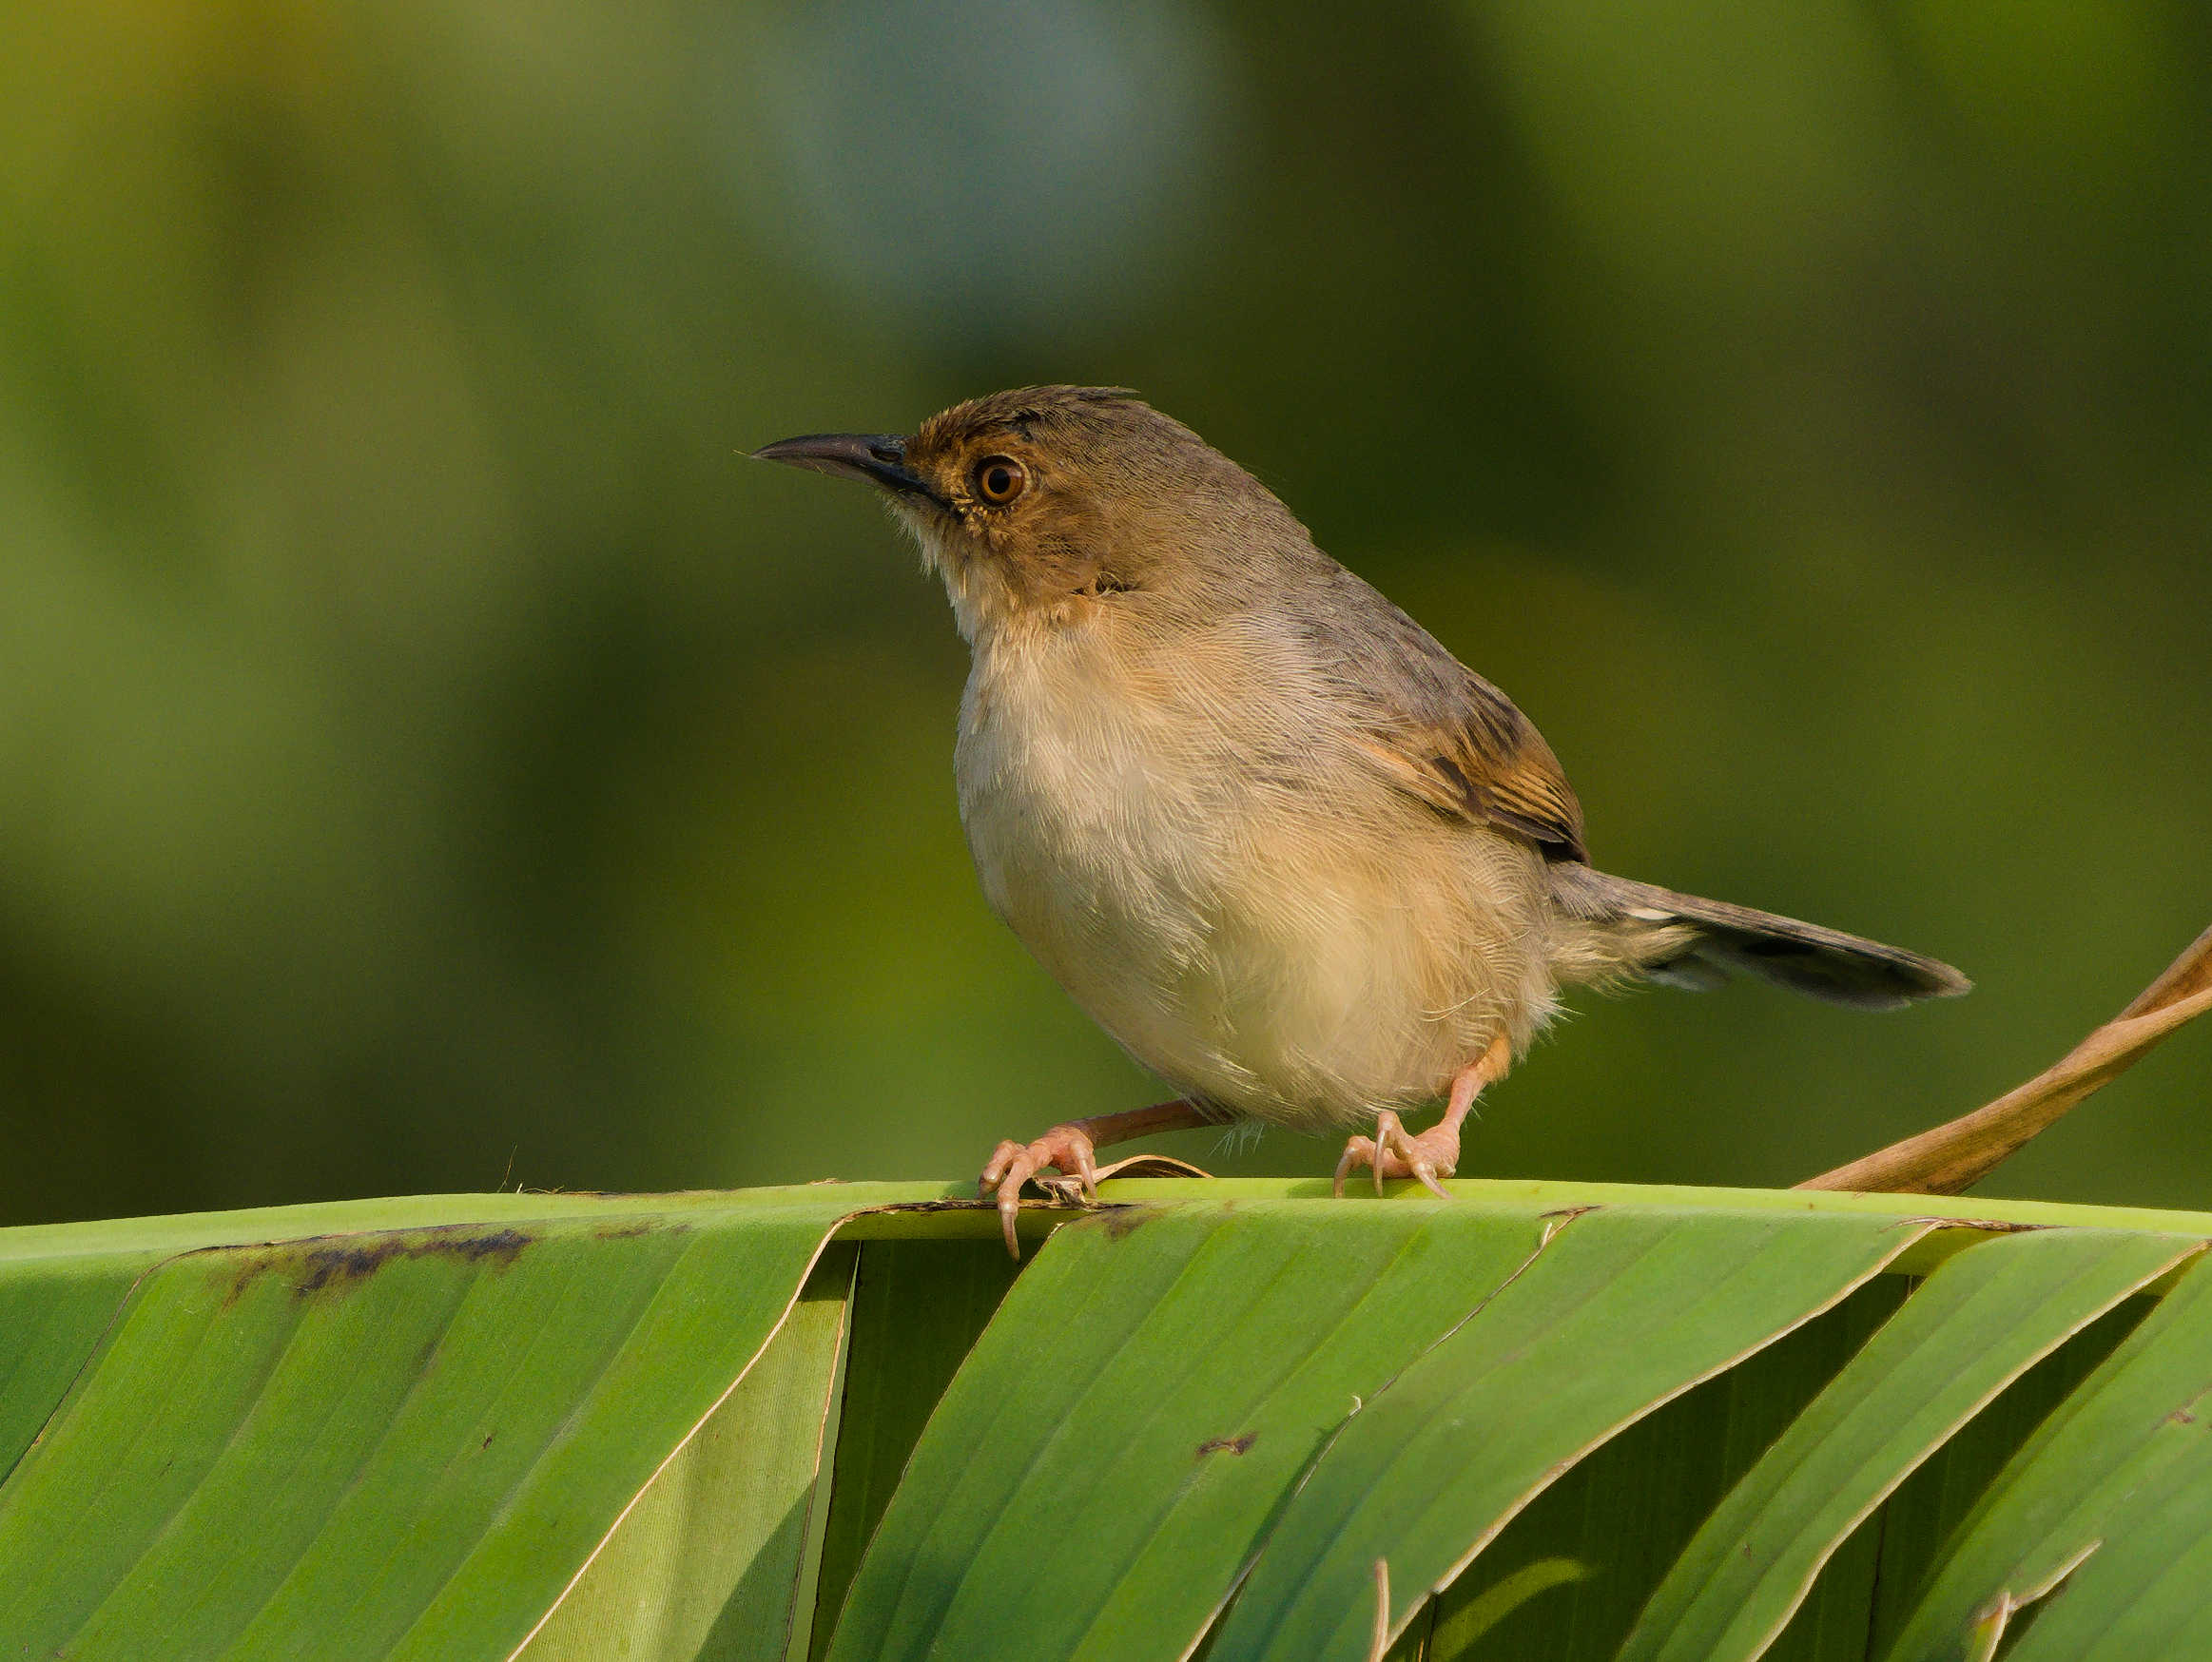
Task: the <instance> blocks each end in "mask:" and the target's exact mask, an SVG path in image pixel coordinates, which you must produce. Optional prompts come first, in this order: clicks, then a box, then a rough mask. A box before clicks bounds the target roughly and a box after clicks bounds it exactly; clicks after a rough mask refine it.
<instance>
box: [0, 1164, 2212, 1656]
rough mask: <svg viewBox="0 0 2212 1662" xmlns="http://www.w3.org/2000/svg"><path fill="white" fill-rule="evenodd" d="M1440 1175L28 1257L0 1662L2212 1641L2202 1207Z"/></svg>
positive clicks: (1731, 1651)
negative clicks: (1314, 1188)
mask: <svg viewBox="0 0 2212 1662" xmlns="http://www.w3.org/2000/svg"><path fill="white" fill-rule="evenodd" d="M1455 1187H1456V1189H1457V1197H1456V1198H1455V1200H1454V1201H1453V1202H1452V1203H1450V1204H1445V1203H1440V1202H1436V1201H1432V1200H1429V1199H1427V1198H1426V1197H1422V1196H1419V1194H1418V1191H1415V1192H1413V1193H1404V1192H1401V1193H1396V1194H1394V1195H1393V1196H1392V1197H1390V1198H1389V1199H1387V1200H1386V1201H1380V1202H1378V1201H1375V1200H1372V1199H1359V1200H1347V1201H1342V1202H1338V1201H1331V1200H1328V1199H1325V1198H1321V1197H1319V1196H1316V1195H1314V1194H1312V1193H1310V1192H1305V1191H1307V1190H1310V1188H1311V1186H1304V1185H1284V1184H1278V1183H1265V1182H1260V1181H1256V1180H1252V1181H1246V1182H1241V1183H1169V1182H1158V1183H1135V1182H1130V1183H1120V1184H1113V1185H1110V1186H1109V1188H1108V1204H1107V1205H1106V1206H1105V1207H1104V1208H1101V1209H1099V1210H1097V1211H1096V1212H1092V1213H1088V1214H1083V1215H1073V1216H1071V1214H1068V1213H1064V1212H1047V1211H1044V1210H1042V1209H1039V1210H1035V1211H1031V1212H1028V1213H1025V1214H1024V1230H1025V1234H1026V1235H1027V1236H1028V1238H1029V1239H1031V1241H1032V1242H1033V1243H1038V1242H1041V1250H1038V1251H1036V1252H1034V1253H1033V1256H1032V1259H1031V1262H1030V1263H1029V1264H1028V1265H1027V1266H1024V1267H1023V1268H1022V1269H1021V1270H1020V1272H1019V1274H1017V1273H1016V1272H1015V1266H1013V1265H1012V1264H1010V1263H1009V1262H1008V1261H1007V1260H1006V1259H1005V1258H1004V1257H1003V1255H1002V1254H1001V1253H1000V1251H999V1247H998V1246H996V1244H995V1243H994V1242H993V1241H992V1240H991V1239H990V1236H991V1234H992V1232H993V1230H994V1228H995V1220H994V1218H993V1217H992V1216H991V1214H989V1213H988V1212H987V1211H982V1210H979V1209H976V1208H974V1207H973V1206H972V1204H971V1203H968V1202H965V1201H964V1200H956V1199H955V1198H954V1197H953V1195H952V1192H951V1191H949V1190H947V1189H942V1188H941V1187H939V1186H933V1185H905V1186H897V1185H850V1186H843V1185H841V1186H836V1187H812V1188H807V1189H766V1190H752V1191H737V1192H732V1193H727V1194H704V1193H703V1194H693V1195H669V1196H626V1197H611V1196H610V1197H597V1196H536V1195H496V1196H463V1197H444V1198H432V1199H425V1200H417V1201H389V1202H367V1203H362V1202H355V1203H342V1204H339V1205H334V1206H326V1207H305V1208H290V1209H286V1210H280V1211H270V1212H260V1213H234V1214H210V1215H207V1216H204V1217H198V1218H176V1219H152V1220H142V1221H139V1222H134V1223H124V1224H112V1225H84V1226H55V1227H37V1228H25V1229H16V1230H11V1231H6V1232H0V1318H4V1319H5V1320H4V1324H0V1432H5V1433H6V1435H7V1437H8V1439H9V1440H8V1442H7V1443H6V1444H5V1445H0V1459H6V1461H7V1462H8V1463H7V1465H6V1467H5V1471H6V1476H5V1480H4V1481H0V1654H8V1655H14V1654H27V1655H48V1654H66V1655H68V1656H70V1657H72V1658H76V1659H79V1662H91V1659H94V1658H117V1659H122V1658H136V1657H144V1656H150V1655H159V1656H162V1657H164V1658H165V1659H167V1658H179V1659H183V1658H198V1657H210V1658H212V1657H219V1656H220V1657H239V1658H243V1657H255V1656H266V1657H271V1658H276V1657H284V1658H292V1657H334V1658H336V1657H346V1658H371V1657H386V1656H422V1657H437V1658H456V1659H467V1658H475V1657H483V1658H509V1657H515V1656H521V1657H525V1658H528V1659H530V1662H543V1659H552V1658H579V1659H580V1658H586V1657H592V1658H597V1657H609V1656H616V1657H631V1658H640V1659H643V1658H655V1659H666V1662H688V1659H699V1662H740V1659H744V1662H756V1659H757V1662H801V1659H803V1658H808V1657H814V1658H824V1659H825V1662H863V1659H865V1662H878V1659H883V1662H896V1659H900V1658H914V1659H920V1658H923V1657H937V1658H954V1657H958V1658H961V1659H962V1662H968V1659H975V1662H991V1659H993V1658H1006V1659H1007V1662H1016V1659H1020V1662H1038V1659H1040V1658H1051V1659H1060V1658H1069V1659H1073V1658H1081V1659H1083V1662H1115V1659H1119V1658H1131V1659H1132V1662H1134V1659H1135V1658H1140V1657H1145V1658H1149V1657H1159V1656H1181V1657H1186V1658H1187V1657H1191V1656H1193V1655H1198V1654H1203V1655H1205V1656H1206V1657H1208V1658H1210V1659H1211V1662H1229V1659H1231V1658H1234V1659H1236V1662H1259V1659H1262V1658H1280V1659H1284V1662H1290V1659H1296V1662H1329V1659H1335V1658H1341V1659H1343V1662H1374V1659H1375V1658H1379V1657H1381V1656H1383V1655H1385V1654H1386V1653H1387V1655H1388V1656H1389V1657H1391V1658H1393V1659H1394V1662H1504V1659H1505V1658H1512V1659H1514V1662H1603V1659H1605V1658H1618V1662H1749V1659H1751V1658H1754V1657H1758V1656H1762V1655H1764V1656H1773V1657H1776V1658H1785V1657H1786V1658H1790V1659H1792V1662H1843V1659H1845V1658H1851V1659H1853V1662H1858V1659H1861V1658H1865V1657H1868V1656H1870V1655H1871V1656H1879V1657H1882V1658H1885V1659H1886V1662H1969V1659H1970V1662H1988V1659H1989V1657H1990V1656H1992V1655H1993V1654H1994V1653H1995V1652H1996V1648H1997V1647H1998V1646H1999V1645H2000V1644H2001V1643H2004V1644H2009V1645H2010V1646H2011V1649H2010V1650H2009V1651H2008V1654H2009V1655H2013V1656H2017V1657H2019V1658H2022V1659H2023V1662H2043V1659H2050V1662H2056V1659H2059V1658H2075V1657H2096V1658H2105V1657H2109V1658H2113V1659H2115V1662H2117V1659H2118V1658H2122V1657H2125V1658H2128V1659H2129V1662H2159V1659H2163V1658H2172V1659H2174V1662H2181V1659H2182V1658H2184V1657H2189V1656H2194V1655H2198V1654H2201V1653H2202V1648H2203V1635H2204V1633H2206V1632H2207V1631H2212V1578H2207V1577H2206V1576H2204V1575H2201V1574H2198V1573H2196V1567H2197V1566H2198V1565H2200V1564H2201V1563H2202V1562H2204V1561H2207V1560H2212V1504H2207V1502H2206V1501H2205V1499H2204V1497H2205V1495H2206V1494H2207V1493H2212V1483H2208V1481H2207V1473H2206V1470H2205V1461H2206V1459H2207V1458H2212V1457H2208V1456H2207V1450H2208V1449H2212V1442H2208V1441H2207V1437H2208V1435H2212V1434H2208V1433H2207V1432H2206V1430H2205V1429H2204V1426H2203V1424H2202V1423H2201V1422H2200V1415H2199V1413H2198V1404H2199V1401H2200V1400H2201V1399H2202V1397H2203V1396H2205V1395H2206V1394H2207V1393H2208V1392H2212V1271H2207V1270H2206V1269H2204V1268H2202V1267H2201V1260H2200V1254H2201V1253H2202V1250H2203V1246H2204V1243H2205V1241H2206V1239H2207V1238H2212V1216H2200V1215H2196V1214H2186V1213H2125V1212H2119V1211H2109V1210H2103V1209H2097V1208H2060V1207H2047V1206H2030V1205H2021V1204H2007V1203H2000V1202H1988V1203H1984V1202H1961V1201H1937V1200H1928V1199H1924V1198H1920V1197H1903V1196H1899V1197H1880V1196H1854V1195H1827V1194H1819V1195H1814V1194H1807V1193H1781V1192H1760V1191H1748V1190H1707V1191H1693V1190H1668V1189H1620V1188H1613V1189H1607V1188H1601V1187H1597V1186H1567V1185H1532V1184H1504V1183H1500V1184H1487V1183H1477V1182H1468V1183H1462V1184H1459V1185H1457V1186H1455ZM1056 1226H1057V1227H1056ZM1048 1228H1050V1229H1051V1230H1052V1233H1051V1235H1050V1238H1049V1240H1047V1239H1044V1231H1045V1230H1046V1229H1048ZM2061 1590H2063V1592H2064V1596H2063V1597H2054V1596H2053V1594H2056V1593H2058V1592H2060V1591H2061Z"/></svg>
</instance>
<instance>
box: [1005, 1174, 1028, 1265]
mask: <svg viewBox="0 0 2212 1662" xmlns="http://www.w3.org/2000/svg"><path fill="white" fill-rule="evenodd" d="M1028 1176H1029V1174H1028V1173H1027V1172H1025V1171H1023V1170H1021V1162H1019V1161H1016V1162H1015V1164H1014V1169H1012V1170H1010V1171H1009V1172H1007V1174H1006V1180H1005V1181H1004V1182H1003V1183H1001V1184H999V1233H1000V1234H1002V1235H1004V1236H1005V1237H1006V1251H1007V1254H1008V1256H1010V1257H1011V1258H1012V1259H1013V1260H1014V1262H1015V1263H1017V1264H1019V1263H1020V1262H1021V1243H1020V1242H1019V1240H1017V1239H1016V1238H1015V1234H1014V1222H1015V1220H1016V1219H1017V1218H1019V1217H1020V1215H1021V1186H1022V1184H1023V1183H1025V1182H1027V1181H1028Z"/></svg>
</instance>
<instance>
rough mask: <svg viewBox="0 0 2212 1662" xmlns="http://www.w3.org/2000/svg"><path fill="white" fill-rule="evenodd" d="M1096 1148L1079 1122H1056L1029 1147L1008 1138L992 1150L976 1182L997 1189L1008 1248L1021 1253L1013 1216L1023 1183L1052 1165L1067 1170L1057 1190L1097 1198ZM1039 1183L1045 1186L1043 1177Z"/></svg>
mask: <svg viewBox="0 0 2212 1662" xmlns="http://www.w3.org/2000/svg"><path fill="white" fill-rule="evenodd" d="M1096 1151H1097V1150H1096V1147H1095V1146H1094V1145H1093V1143H1092V1141H1091V1134H1090V1133H1089V1132H1088V1131H1084V1130H1083V1128H1082V1127H1081V1126H1076V1125H1064V1126H1055V1127H1053V1129H1052V1130H1051V1131H1047V1132H1045V1133H1044V1135H1043V1136H1041V1137H1039V1138H1038V1139H1037V1141H1036V1142H1034V1143H1031V1144H1029V1145H1028V1146H1026V1147H1024V1146H1023V1145H1022V1144H1020V1143H1017V1142H1013V1141H1011V1140H1009V1141H1007V1142H1002V1143H1000V1144H999V1146H998V1147H997V1148H996V1149H994V1150H991V1158H990V1159H989V1160H988V1161H986V1162H984V1165H983V1175H982V1176H981V1177H980V1178H979V1179H978V1180H977V1182H976V1191H977V1192H978V1193H979V1194H986V1195H987V1194H989V1193H991V1191H992V1190H993V1189H997V1190H998V1195H999V1228H1000V1229H1002V1230H1003V1231H1004V1232H1005V1235H1006V1250H1007V1251H1009V1252H1011V1253H1013V1254H1014V1256H1015V1257H1017V1258H1019V1257H1020V1256H1021V1247H1020V1246H1019V1244H1018V1243H1017V1242H1016V1241H1015V1239H1014V1220H1015V1219H1016V1218H1017V1217H1018V1216H1019V1215H1020V1211H1021V1186H1022V1185H1023V1184H1025V1183H1028V1182H1029V1181H1030V1180H1031V1179H1033V1178H1035V1177H1036V1176H1037V1174H1038V1172H1039V1171H1042V1170H1044V1169H1046V1168H1047V1167H1051V1168H1053V1169H1056V1170H1058V1171H1060V1172H1062V1173H1064V1176H1063V1178H1062V1180H1061V1181H1060V1182H1057V1183H1055V1184H1053V1185H1052V1186H1051V1187H1052V1189H1053V1190H1054V1191H1055V1192H1056V1193H1060V1194H1064V1193H1065V1192H1066V1190H1068V1189H1074V1190H1075V1191H1076V1192H1077V1194H1078V1195H1080V1196H1081V1198H1082V1199H1084V1200H1096V1199H1097V1198H1098V1163H1097V1161H1096V1158H1095V1157H1094V1156H1095V1155H1096ZM1038 1187H1039V1188H1043V1187H1045V1186H1044V1184H1043V1183H1042V1182H1041V1181H1040V1182H1039V1183H1038Z"/></svg>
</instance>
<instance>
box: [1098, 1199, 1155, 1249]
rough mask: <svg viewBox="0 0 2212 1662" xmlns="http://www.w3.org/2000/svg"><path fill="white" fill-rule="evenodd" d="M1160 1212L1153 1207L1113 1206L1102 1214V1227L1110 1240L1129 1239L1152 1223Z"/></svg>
mask: <svg viewBox="0 0 2212 1662" xmlns="http://www.w3.org/2000/svg"><path fill="white" fill-rule="evenodd" d="M1158 1215H1159V1214H1158V1213H1157V1212H1156V1211H1155V1210H1154V1208H1151V1207H1145V1206H1126V1205H1124V1206H1111V1207H1108V1208H1106V1209H1105V1211H1104V1213H1103V1214H1102V1227H1104V1228H1105V1230H1106V1239H1107V1240H1109V1241H1123V1240H1127V1239H1128V1238H1129V1237H1130V1236H1131V1235H1134V1234H1135V1233H1136V1231H1137V1230H1139V1229H1141V1228H1143V1227H1144V1226H1145V1225H1147V1224H1149V1223H1151V1222H1152V1221H1153V1219H1154V1218H1155V1217H1157V1216H1158Z"/></svg>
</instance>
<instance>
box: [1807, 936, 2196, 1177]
mask: <svg viewBox="0 0 2212 1662" xmlns="http://www.w3.org/2000/svg"><path fill="white" fill-rule="evenodd" d="M2207 1010H2212V929H2207V930H2205V931H2204V933H2203V934H2202V935H2200V936H2199V937H2197V938H2196V939H2195V940H2194V941H2193V942H2191V943H2190V945H2189V948H2188V950H2187V951H2186V952H2184V953H2183V954H2182V956H2181V957H2178V958H2176V959H2174V961H2173V962H2172V963H2171V964H2170V965H2168V966H2167V968H2166V972H2165V974H2164V975H2163V976H2159V978H2158V979H2157V980H2155V981H2153V982H2152V983H2151V984H2150V985H2149V986H2147V987H2145V988H2144V990H2143V991H2142V992H2141V993H2140V994H2138V995H2136V998H2135V1001H2134V1002H2133V1003H2131V1004H2129V1005H2128V1007H2127V1008H2126V1009H2125V1010H2123V1011H2122V1012H2121V1013H2120V1014H2119V1015H2116V1016H2114V1017H2113V1018H2112V1019H2111V1020H2110V1021H2108V1022H2106V1023H2105V1025H2104V1026H2103V1027H2100V1028H2099V1029H2097V1031H2096V1032H2094V1033H2092V1034H2089V1036H2088V1037H2087V1038H2086V1039H2084V1040H2083V1041H2082V1042H2081V1043H2080V1044H2078V1045H2076V1046H2075V1047H2074V1048H2073V1049H2072V1050H2070V1051H2068V1052H2067V1053H2066V1055H2064V1056H2063V1057H2061V1058H2060V1059H2059V1060H2058V1062H2057V1063H2055V1064H2054V1065H2053V1066H2051V1067H2049V1068H2047V1069H2046V1070H2045V1071H2044V1072H2043V1073H2038V1074H2037V1075H2036V1076H2035V1077H2034V1078H2032V1079H2030V1080H2028V1083H2027V1084H2025V1085H2021V1086H2018V1087H2016V1088H2015V1089H2013V1090H2011V1091H2008V1092H2006V1093H2005V1094H2004V1095H2002V1096H2000V1097H1998V1098H1997V1100H1996V1101H1994V1102H1992V1103H1989V1104H1988V1105H1987V1106H1985V1107H1982V1108H1977V1109H1975V1110H1974V1111H1973V1112H1971V1113H1968V1114H1961V1115H1960V1116H1959V1117H1958V1118H1957V1119H1954V1120H1951V1121H1950V1122H1948V1123H1947V1124H1944V1125H1940V1126H1937V1127H1935V1128H1934V1129H1933V1130H1932V1131H1922V1132H1921V1133H1920V1134H1919V1135H1918V1136H1913V1137H1907V1138H1906V1139H1905V1140H1904V1141H1903V1142H1901V1143H1892V1144H1891V1145H1890V1146H1889V1147H1888V1148H1886V1149H1877V1150H1874V1152H1872V1154H1868V1155H1865V1156H1864V1157H1862V1158H1860V1159H1857V1160H1853V1161H1852V1162H1851V1164H1850V1165H1848V1166H1838V1167H1837V1168H1836V1169H1834V1170H1833V1171H1823V1172H1822V1173H1821V1174H1820V1175H1819V1176H1817V1177H1809V1178H1807V1179H1806V1180H1805V1181H1804V1182H1803V1183H1800V1184H1798V1185H1797V1187H1798V1188H1799V1189H1855V1190H1857V1191H1858V1192H1860V1193H1862V1194H1957V1193H1958V1192H1960V1191H1961V1190H1962V1189H1969V1188H1971V1187H1972V1186H1973V1185H1974V1184H1976V1183H1979V1182H1980V1181H1981V1180H1982V1179H1983V1178H1984V1177H1987V1176H1988V1175H1989V1173H1990V1172H1991V1171H1992V1170H1994V1169H1996V1167H1997V1165H1998V1164H1999V1162H2001V1161H2003V1160H2005V1159H2007V1158H2008V1156H2010V1155H2011V1154H2013V1153H2014V1152H2015V1151H2017V1150H2019V1149H2020V1148H2022V1147H2023V1146H2024V1145H2026V1144H2027V1142H2028V1140H2029V1139H2030V1138H2032V1137H2033V1136H2035V1135H2036V1133H2037V1132H2039V1131H2043V1130H2044V1129H2045V1128H2046V1127H2047V1126H2049V1125H2051V1124H2052V1123H2054V1122H2055V1121H2056V1120H2058V1119H2059V1117H2060V1116H2061V1115H2063V1114H2064V1113H2066V1111H2067V1110H2068V1109H2070V1108H2072V1107H2073V1106H2074V1105H2075V1104H2076V1103H2078V1102H2080V1101H2081V1100H2082V1099H2083V1098H2084V1097H2086V1096H2088V1095H2089V1094H2090V1093H2091V1092H2095V1091H2099V1090H2101V1089H2103V1088H2104V1087H2105V1086H2106V1085H2109V1084H2110V1083H2111V1082H2112V1081H2113V1080H2115V1079H2117V1078H2118V1077H2119V1076H2120V1075H2121V1074H2122V1073H2125V1072H2126V1071H2127V1070H2128V1069H2129V1068H2131V1067H2133V1066H2134V1065H2135V1062H2136V1060H2137V1058H2139V1057H2140V1056H2142V1055H2143V1053H2144V1052H2145V1051H2147V1050H2149V1049H2150V1048H2151V1046H2153V1045H2155V1044H2157V1043H2158V1042H2159V1040H2161V1039H2163V1038H2164V1037H2165V1036H2166V1034H2170V1033H2172V1032H2173V1031H2174V1030H2175V1029H2176V1028H2178V1027H2181V1026H2183V1025H2184V1024H2185V1023H2187V1022H2189V1021H2192V1020H2194V1019H2195V1018H2196V1017H2198V1016H2200V1015H2203V1014H2204V1013H2205V1012H2206V1011H2207Z"/></svg>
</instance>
